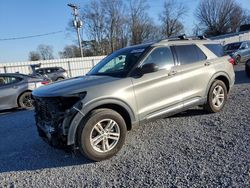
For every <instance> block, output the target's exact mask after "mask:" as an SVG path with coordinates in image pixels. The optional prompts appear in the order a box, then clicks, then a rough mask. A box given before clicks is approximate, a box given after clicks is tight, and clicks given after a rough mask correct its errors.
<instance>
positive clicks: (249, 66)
mask: <svg viewBox="0 0 250 188" xmlns="http://www.w3.org/2000/svg"><path fill="white" fill-rule="evenodd" d="M245 70H246V75H247V76H248V77H249V78H250V60H248V61H247V62H246V68H245Z"/></svg>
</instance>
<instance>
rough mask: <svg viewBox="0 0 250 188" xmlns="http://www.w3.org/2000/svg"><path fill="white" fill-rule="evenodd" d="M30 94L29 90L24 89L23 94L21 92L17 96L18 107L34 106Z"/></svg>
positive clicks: (27, 107) (30, 107)
mask: <svg viewBox="0 0 250 188" xmlns="http://www.w3.org/2000/svg"><path fill="white" fill-rule="evenodd" d="M31 96H32V95H31V92H30V91H26V92H24V93H23V94H21V95H20V96H19V97H18V104H19V107H21V108H24V109H32V108H33V107H34V106H33V100H32V97H31Z"/></svg>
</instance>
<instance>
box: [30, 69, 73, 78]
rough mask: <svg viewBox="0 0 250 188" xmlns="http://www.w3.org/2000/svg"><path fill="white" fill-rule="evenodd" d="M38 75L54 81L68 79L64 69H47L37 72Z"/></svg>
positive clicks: (37, 70)
mask: <svg viewBox="0 0 250 188" xmlns="http://www.w3.org/2000/svg"><path fill="white" fill-rule="evenodd" d="M35 71H36V73H37V74H40V75H43V76H45V75H46V76H47V77H48V78H49V79H51V80H52V81H59V80H63V79H66V78H68V74H67V72H66V70H65V69H63V68H62V67H45V68H38V69H36V70H35Z"/></svg>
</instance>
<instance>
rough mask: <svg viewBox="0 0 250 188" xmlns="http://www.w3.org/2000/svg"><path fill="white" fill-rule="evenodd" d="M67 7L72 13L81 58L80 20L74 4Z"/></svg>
mask: <svg viewBox="0 0 250 188" xmlns="http://www.w3.org/2000/svg"><path fill="white" fill-rule="evenodd" d="M68 6H69V7H71V8H72V10H73V13H72V15H73V16H74V20H73V26H74V27H75V28H76V33H77V37H78V43H79V48H80V51H81V56H82V57H83V51H82V42H81V41H82V40H81V35H80V28H81V27H82V21H81V20H80V18H79V16H78V7H77V6H76V5H74V4H68Z"/></svg>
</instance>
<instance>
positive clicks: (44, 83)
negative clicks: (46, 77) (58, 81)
mask: <svg viewBox="0 0 250 188" xmlns="http://www.w3.org/2000/svg"><path fill="white" fill-rule="evenodd" d="M41 84H43V85H47V84H49V82H48V81H43V82H41Z"/></svg>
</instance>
